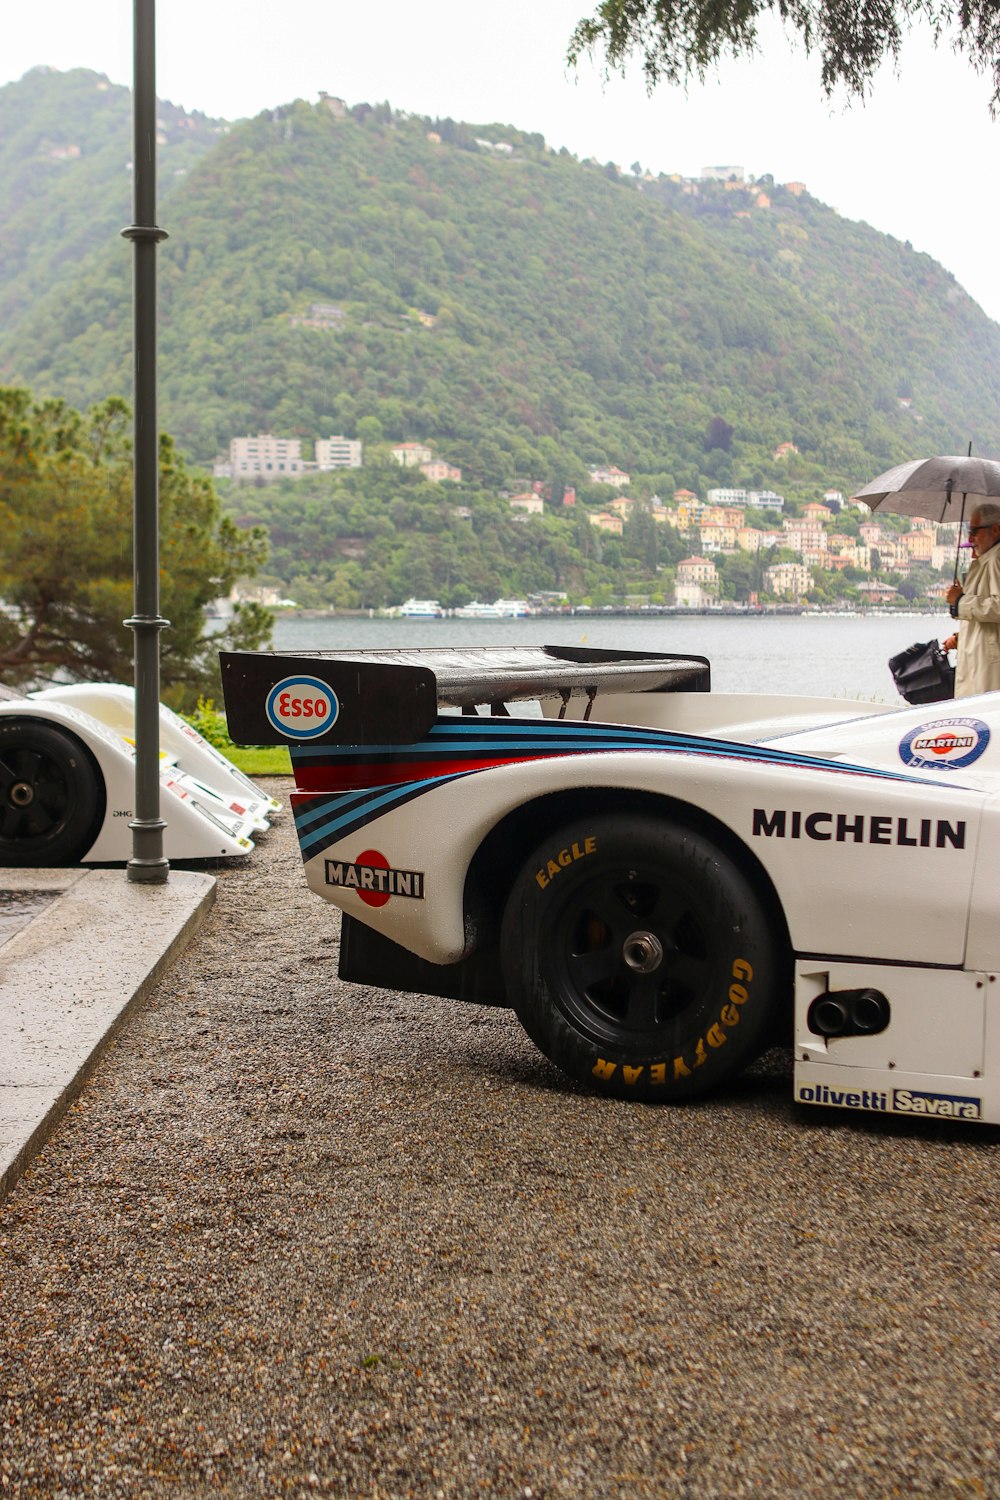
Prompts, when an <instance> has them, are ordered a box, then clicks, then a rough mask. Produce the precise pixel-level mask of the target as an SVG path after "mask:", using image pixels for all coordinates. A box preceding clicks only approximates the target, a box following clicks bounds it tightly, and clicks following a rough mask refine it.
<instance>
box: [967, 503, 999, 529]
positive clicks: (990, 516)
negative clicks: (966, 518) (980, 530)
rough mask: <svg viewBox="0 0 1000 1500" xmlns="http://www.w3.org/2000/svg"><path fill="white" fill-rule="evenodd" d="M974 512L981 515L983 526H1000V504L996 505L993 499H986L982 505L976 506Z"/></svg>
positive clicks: (980, 522)
mask: <svg viewBox="0 0 1000 1500" xmlns="http://www.w3.org/2000/svg"><path fill="white" fill-rule="evenodd" d="M972 514H973V515H974V516H978V517H979V524H980V525H981V526H1000V505H996V504H995V503H994V502H993V501H992V500H984V501H983V503H982V505H977V506H976V508H975V510H974V511H973V512H972Z"/></svg>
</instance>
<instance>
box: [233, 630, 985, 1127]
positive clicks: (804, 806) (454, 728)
mask: <svg viewBox="0 0 1000 1500" xmlns="http://www.w3.org/2000/svg"><path fill="white" fill-rule="evenodd" d="M223 681H224V685H225V694H226V708H227V714H228V718H229V726H230V733H231V734H232V736H233V739H234V740H235V741H236V742H237V743H240V742H245V743H253V744H261V743H268V742H273V743H278V742H280V743H285V744H287V745H289V747H290V750H291V756H292V762H293V769H294V771H295V777H296V790H295V792H294V794H293V798H292V803H293V807H294V811H295V822H296V829H297V832H298V838H299V843H300V847H301V851H302V857H303V860H304V863H305V870H306V875H307V878H308V881H309V884H310V886H311V887H312V889H313V890H314V891H315V892H316V893H317V894H318V895H320V896H322V897H323V898H325V899H326V900H328V901H331V902H333V903H334V904H335V905H337V906H338V907H340V908H341V909H342V911H343V914H344V920H343V934H342V941H341V957H340V973H341V975H342V976H343V977H345V978H348V979H351V980H355V981H358V982H361V983H368V984H377V985H380V986H390V987H394V988H397V989H407V990H415V991H419V992H423V993H427V994H439V995H447V996H454V997H456V998H462V999H468V1000H475V1001H478V1002H480V1003H489V1004H499V1005H509V1006H512V1007H513V1008H514V1010H515V1011H516V1013H517V1015H518V1017H519V1018H520V1020H521V1022H522V1023H523V1025H524V1027H525V1029H526V1030H527V1032H528V1034H529V1035H530V1036H531V1037H532V1039H533V1040H534V1041H535V1042H536V1043H537V1045H538V1046H539V1047H540V1048H541V1050H542V1051H543V1052H544V1053H545V1054H546V1055H547V1056H548V1057H549V1058H550V1059H552V1060H553V1061H554V1062H555V1063H557V1064H558V1065H559V1067H561V1068H562V1069H564V1070H565V1072H567V1073H568V1074H569V1075H570V1076H571V1077H573V1078H574V1079H576V1080H578V1081H580V1082H584V1083H586V1084H588V1085H589V1086H591V1087H593V1088H596V1089H598V1090H600V1091H602V1092H604V1093H606V1094H610V1095H614V1096H617V1097H622V1098H631V1099H644V1100H665V1101H672V1102H680V1101H685V1100H688V1099H691V1098H694V1097H696V1096H698V1095H700V1094H703V1093H704V1092H705V1091H706V1090H708V1089H711V1088H715V1087H718V1086H719V1085H720V1084H722V1083H724V1082H725V1081H726V1080H728V1079H730V1078H732V1077H733V1076H734V1075H735V1074H737V1073H738V1072H739V1071H740V1070H741V1069H742V1068H744V1067H745V1066H746V1065H747V1064H748V1063H749V1062H750V1061H751V1060H752V1059H753V1058H755V1057H756V1056H757V1055H758V1054H759V1053H760V1052H761V1051H762V1050H763V1049H764V1048H765V1047H767V1046H768V1045H770V1044H771V1043H773V1042H774V1041H776V1040H778V1041H783V1042H786V1043H788V1044H790V1045H791V1046H792V1047H793V1049H794V1057H795V1075H794V1088H795V1097H796V1098H797V1099H798V1100H799V1101H800V1102H802V1103H805V1104H818V1105H834V1106H840V1107H843V1108H845V1109H854V1110H868V1111H872V1112H875V1113H894V1114H897V1115H906V1116H911V1117H912V1116H920V1117H935V1118H947V1119H957V1120H968V1121H992V1122H995V1123H1000V983H998V981H997V974H998V973H1000V923H998V921H997V894H996V893H997V889H998V877H1000V855H998V835H1000V818H998V812H1000V802H998V794H1000V694H989V695H986V696H984V697H981V698H970V699H966V700H963V701H962V702H961V703H958V704H956V703H944V704H933V705H930V706H924V707H917V708H912V707H909V708H903V709H899V710H891V709H888V708H886V707H885V706H883V705H878V704H873V703H851V702H847V701H842V700H829V699H810V698H794V697H785V698H761V697H752V696H739V695H737V696H733V695H717V694H713V693H711V692H709V691H707V689H708V687H709V668H708V664H707V662H706V661H705V660H704V659H703V658H672V657H667V656H654V655H637V654H635V653H627V652H605V651H590V650H583V649H576V650H573V649H566V648H554V647H537V648H532V647H522V648H511V649H507V650H474V649H456V650H452V651H439V650H434V651H413V650H400V651H396V652H389V651H383V652H362V651H359V652H352V653H339V654H336V655H334V654H327V653H322V652H299V653H295V654H293V655H287V654H286V655H273V654H271V655H268V654H259V655H252V654H239V653H235V654H231V655H229V656H226V657H224V658H223ZM512 704H513V705H521V706H522V707H523V709H524V711H523V712H522V713H521V714H520V715H519V716H513V715H512V714H511V711H510V705H512Z"/></svg>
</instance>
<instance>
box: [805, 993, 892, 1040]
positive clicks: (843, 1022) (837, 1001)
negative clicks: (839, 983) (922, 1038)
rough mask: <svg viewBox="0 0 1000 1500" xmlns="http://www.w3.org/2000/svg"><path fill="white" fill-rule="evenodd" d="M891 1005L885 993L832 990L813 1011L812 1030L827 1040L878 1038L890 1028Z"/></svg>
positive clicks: (810, 1016) (818, 996)
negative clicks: (856, 1037)
mask: <svg viewBox="0 0 1000 1500" xmlns="http://www.w3.org/2000/svg"><path fill="white" fill-rule="evenodd" d="M890 1018H891V1012H890V1009H889V1002H888V1000H887V999H886V997H885V996H884V995H883V994H882V991H881V990H874V989H871V988H867V987H866V988H865V989H860V990H828V991H827V992H826V994H824V995H817V996H816V999H815V1000H814V1001H813V1003H812V1004H811V1005H810V1007H809V1015H808V1023H809V1030H810V1031H811V1032H813V1033H814V1034H815V1035H816V1036H825V1037H827V1038H833V1037H842V1036H877V1035H878V1033H879V1032H880V1031H885V1029H886V1027H887V1026H888V1025H889V1021H890Z"/></svg>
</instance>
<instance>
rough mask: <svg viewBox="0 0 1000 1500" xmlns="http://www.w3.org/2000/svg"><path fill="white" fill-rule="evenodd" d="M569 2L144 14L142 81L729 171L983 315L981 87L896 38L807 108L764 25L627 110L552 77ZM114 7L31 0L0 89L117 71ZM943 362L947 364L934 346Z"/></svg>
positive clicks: (208, 108)
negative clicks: (945, 285)
mask: <svg viewBox="0 0 1000 1500" xmlns="http://www.w3.org/2000/svg"><path fill="white" fill-rule="evenodd" d="M591 9H593V6H592V5H591V4H589V3H588V0H546V3H545V4H544V5H539V4H538V3H537V0H530V3H529V0H507V3H506V4H504V5H502V6H496V7H487V6H483V5H475V6H472V5H470V4H469V3H468V0H424V3H423V4H422V5H420V6H414V5H412V3H410V0H371V3H369V4H368V5H367V6H364V7H356V6H349V5H346V4H343V3H330V0H285V4H284V5H283V6H282V7H281V8H280V9H275V8H274V7H273V6H272V5H270V4H265V3H264V0H240V3H239V4H237V3H236V0H213V4H212V5H210V6H206V5H204V4H203V3H196V0H160V5H159V7H158V14H157V49H158V56H157V82H158V91H159V93H160V95H161V96H162V97H164V98H168V99H171V100H172V101H173V102H174V103H175V104H181V105H184V106H185V107H186V108H187V109H201V110H204V111H205V112H206V113H208V114H212V115H222V116H225V117H226V118H229V119H237V118H241V117H245V116H248V115H254V114H257V113H258V112H259V111H260V110H262V109H267V108H271V107H274V106H276V105H279V104H283V103H285V102H287V101H288V100H290V99H293V98H296V97H299V98H306V99H315V98H316V97H317V96H318V94H319V91H320V90H321V89H325V90H327V92H329V93H331V94H338V95H340V96H342V97H343V98H345V99H346V100H347V101H348V102H349V103H357V102H360V101H361V100H368V101H369V102H371V103H375V102H378V101H380V100H386V99H387V100H389V101H390V102H391V103H392V104H393V106H394V107H395V108H397V109H405V110H411V111H413V112H415V113H420V114H429V115H441V116H446V115H450V116H452V117H453V118H455V119H464V120H468V121H471V122H475V123H480V124H486V123H490V122H493V121H503V122H508V123H511V124H515V125H517V126H519V127H520V128H522V129H525V130H537V131H541V132H542V133H543V134H544V136H545V138H546V140H547V141H548V142H549V143H550V144H551V145H554V146H556V147H559V146H566V147H567V148H568V149H569V150H571V151H573V152H575V153H576V154H577V155H579V156H581V157H585V156H596V157H597V158H598V159H599V160H600V161H602V162H604V161H614V162H617V163H618V164H619V165H621V166H623V167H626V168H628V167H629V166H631V164H632V163H633V162H635V161H638V162H640V163H641V165H642V166H643V167H644V168H648V169H650V170H652V171H653V172H660V171H665V172H681V173H684V174H685V175H688V176H696V175H697V174H698V173H699V172H700V171H701V169H702V168H703V167H705V166H709V165H713V166H715V165H734V166H742V167H743V168H745V170H746V171H747V172H748V173H750V174H753V175H760V174H762V173H765V172H771V173H773V175H774V177H775V178H776V180H778V181H780V182H787V181H802V182H805V183H806V185H807V187H808V188H809V190H810V192H812V193H813V194H815V196H816V197H818V198H821V199H822V200H823V201H824V202H826V203H829V204H831V205H832V206H833V207H834V208H836V209H837V210H838V211H839V212H840V213H842V214H844V215H846V216H847V217H849V218H852V219H863V220H865V221H867V222H868V223H869V224H871V225H873V226H874V227H875V228H876V229H880V230H883V231H885V232H886V233H889V234H893V235H895V236H896V238H898V239H901V240H909V241H910V242H911V243H912V245H913V247H914V248H915V249H917V250H923V251H926V252H927V253H928V254H930V255H933V256H934V258H935V259H936V260H939V261H940V262H941V263H942V264H943V265H945V266H946V267H947V268H948V269H949V270H951V271H952V272H953V273H954V274H955V276H956V277H957V278H958V280H959V281H960V282H961V283H962V285H963V286H964V287H965V288H966V290H967V291H968V292H969V293H970V294H971V295H972V296H973V297H974V298H975V299H976V300H977V301H978V302H979V303H980V304H981V306H982V307H983V308H984V310H985V311H986V312H987V313H988V314H989V315H990V316H991V317H993V318H995V319H1000V277H998V276H997V273H996V269H995V268H996V243H997V239H998V236H1000V203H998V201H997V198H996V194H995V193H994V192H993V183H994V180H995V163H996V159H997V148H998V146H1000V124H998V123H994V122H993V121H991V119H990V116H989V111H988V107H987V100H988V94H989V89H988V86H987V83H986V80H985V79H982V78H979V77H977V76H976V74H975V73H974V72H973V71H972V70H971V69H970V67H969V65H968V63H967V62H964V61H963V60H961V59H959V58H957V57H955V56H954V55H953V54H952V53H951V51H950V50H949V49H948V48H943V49H942V48H939V49H937V50H935V49H934V47H933V45H932V43H931V41H930V37H929V35H928V34H926V33H919V32H918V33H916V34H914V35H913V36H912V37H911V38H910V39H909V40H908V42H907V44H906V46H905V48H904V52H903V57H902V65H901V75H900V77H899V78H896V77H895V76H894V75H893V72H892V70H891V69H890V68H886V69H885V70H883V72H882V73H881V74H880V76H879V78H878V80H877V82H876V85H875V88H874V90H873V93H872V95H871V97H870V98H869V99H868V100H867V101H866V102H865V103H863V104H862V103H854V104H853V105H851V106H850V107H849V108H848V107H846V106H845V103H844V101H843V100H842V99H841V100H835V101H834V102H833V103H832V104H831V103H828V102H826V101H824V99H823V98H822V95H821V91H820V84H819V63H818V61H816V60H815V59H811V58H807V57H806V56H805V55H804V54H803V53H802V52H801V51H800V50H793V49H792V48H791V46H790V45H789V44H788V43H787V41H786V40H785V38H784V36H783V34H782V32H781V28H780V26H779V25H777V24H775V25H774V26H773V27H772V28H771V29H770V30H769V31H768V32H767V33H766V43H767V45H766V48H765V51H764V54H763V55H762V56H761V57H759V58H757V59H756V60H753V61H741V62H739V63H735V62H733V63H729V64H727V65H726V66H725V67H724V68H723V70H722V71H721V73H719V74H718V75H713V76H711V77H710V78H709V79H708V80H707V81H706V83H705V84H704V85H703V86H699V87H696V88H692V89H691V90H689V91H688V92H687V93H686V94H685V93H684V92H682V91H680V90H678V89H671V88H666V87H662V88H661V89H659V90H658V91H657V92H656V93H655V94H654V95H653V96H652V97H651V98H649V97H647V95H646V92H645V87H644V84H643V80H642V78H641V76H640V73H639V70H638V68H636V69H635V70H634V71H633V72H632V73H631V74H630V76H629V77H627V78H625V79H621V78H617V77H616V78H613V79H611V80H610V81H609V82H605V81H604V80H603V79H602V76H601V70H600V68H599V67H598V66H595V65H592V64H590V63H585V64H584V65H583V66H582V67H581V68H580V70H579V72H578V73H576V74H573V73H570V72H569V71H568V70H567V68H566V64H565V53H566V46H567V43H568V40H569V36H570V32H571V31H572V28H573V25H574V23H575V22H576V21H577V20H578V19H579V18H580V17H581V16H582V15H584V14H587V13H589V11H590V10H591ZM131 28H132V6H131V4H130V3H129V0H88V4H87V5H86V6H81V5H79V3H77V0H49V3H48V4H47V5H45V6H39V7H34V8H26V7H24V8H19V9H18V10H16V11H14V12H12V13H11V14H10V15H8V16H7V17H5V25H4V46H3V51H2V55H0V83H4V82H9V81H11V80H13V79H16V78H19V77H20V76H21V75H22V74H23V73H25V72H26V71H27V70H28V69H29V68H31V67H34V66H38V65H48V66H51V67H55V68H59V69H68V68H73V67H88V68H94V69H96V70H97V71H99V72H102V73H106V74H107V75H108V77H109V78H111V79H112V80H113V81H114V82H116V83H126V84H127V83H129V82H130V81H131V72H132V49H131ZM944 352H945V353H947V354H949V355H951V356H954V357H958V356H959V355H960V351H944Z"/></svg>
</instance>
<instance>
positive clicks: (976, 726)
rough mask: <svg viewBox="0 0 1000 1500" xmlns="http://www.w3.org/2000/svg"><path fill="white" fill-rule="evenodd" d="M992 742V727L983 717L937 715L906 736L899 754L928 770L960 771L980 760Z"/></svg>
mask: <svg viewBox="0 0 1000 1500" xmlns="http://www.w3.org/2000/svg"><path fill="white" fill-rule="evenodd" d="M989 742H990V727H989V725H988V724H984V723H983V721H982V719H936V720H935V722H934V723H933V724H921V725H920V726H919V728H917V729H911V730H910V732H909V734H908V735H906V736H904V738H903V739H902V740H901V741H900V745H899V758H900V760H901V761H902V762H903V764H904V765H905V766H919V767H920V768H921V769H922V770H925V771H926V770H945V771H958V770H961V769H962V767H963V766H971V765H972V763H973V761H975V760H978V759H979V757H980V756H981V755H982V753H983V751H984V750H985V749H986V747H987V745H988V744H989Z"/></svg>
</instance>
